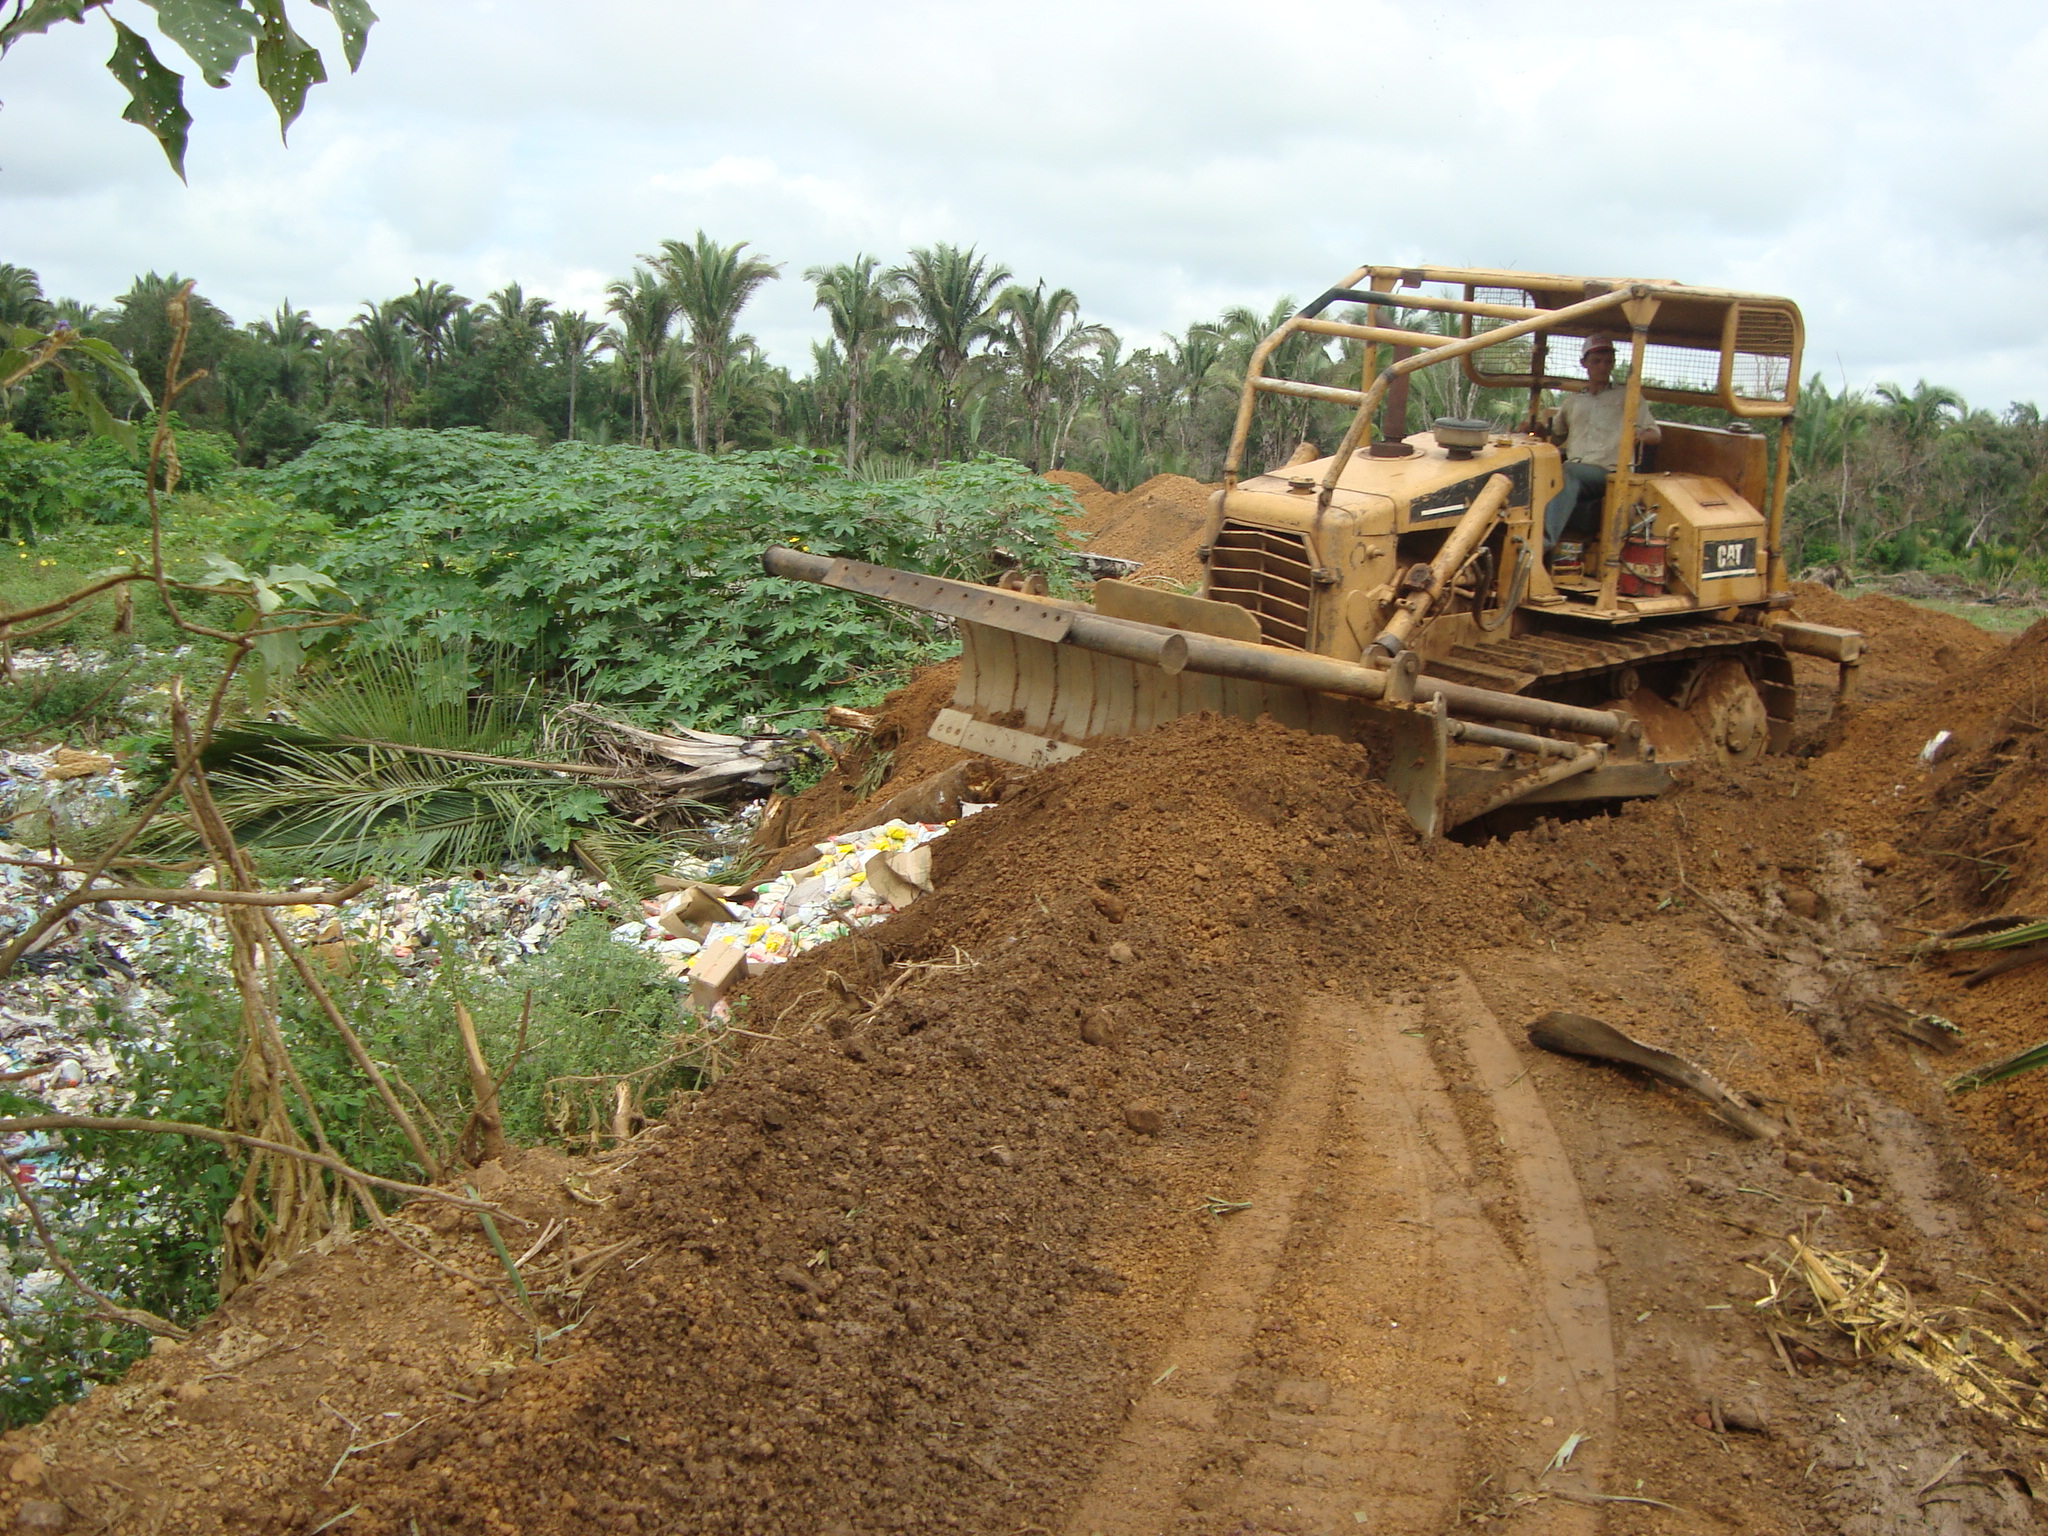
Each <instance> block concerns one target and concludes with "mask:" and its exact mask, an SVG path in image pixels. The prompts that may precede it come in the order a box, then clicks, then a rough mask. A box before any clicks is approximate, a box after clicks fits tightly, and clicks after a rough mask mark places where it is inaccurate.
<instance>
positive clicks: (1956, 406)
mask: <svg viewBox="0 0 2048 1536" xmlns="http://www.w3.org/2000/svg"><path fill="white" fill-rule="evenodd" d="M1876 394H1877V398H1878V399H1879V400H1880V401H1881V402H1883V404H1884V407H1885V410H1884V415H1885V419H1886V420H1887V421H1888V422H1889V423H1890V424H1891V425H1892V426H1893V427H1894V428H1896V429H1897V431H1898V432H1899V435H1900V436H1901V437H1903V438H1905V440H1906V443H1907V446H1908V447H1909V448H1913V449H1917V448H1920V447H1922V446H1924V445H1925V444H1926V443H1927V442H1928V440H1929V439H1931V438H1933V437H1935V436H1937V435H1939V434H1940V433H1941V431H1942V430H1943V429H1944V428H1946V427H1949V426H1953V425H1954V424H1955V423H1956V422H1958V421H1961V420H1963V419H1964V418H1965V417H1967V416H1968V415H1969V414H1970V408H1969V406H1968V405H1966V404H1965V403H1964V401H1963V397H1962V396H1961V395H1959V394H1957V393H1956V392H1955V391H1954V390H1952V389H1947V388H1944V387H1943V386H1942V385H1939V384H1929V383H1928V382H1927V381H1926V380H1925V379H1922V380H1921V381H1920V382H1919V383H1918V384H1916V385H1914V386H1913V392H1912V393H1911V394H1908V393H1907V392H1906V391H1905V390H1903V389H1901V388H1900V387H1899V386H1898V385H1896V384H1880V385H1878V386H1877V390H1876Z"/></svg>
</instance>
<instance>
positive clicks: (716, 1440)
mask: <svg viewBox="0 0 2048 1536" xmlns="http://www.w3.org/2000/svg"><path fill="white" fill-rule="evenodd" d="M1367 766H1368V765H1367V764H1366V762H1365V761H1364V754H1363V751H1362V750H1361V749H1360V748H1357V747H1354V746H1348V745H1345V744H1342V743H1339V742H1336V741H1333V740H1329V739H1325V738H1313V737H1306V736H1301V735H1298V734H1295V733H1290V732H1285V731H1282V730H1279V729H1277V728H1253V727H1249V726H1244V725H1242V724H1238V723H1236V722H1229V721H1221V720H1217V719H1214V718H1196V719H1190V720H1186V721H1181V722H1177V723H1175V724H1174V725H1171V726H1168V727H1166V728H1165V729H1163V730H1161V731H1159V732H1157V733H1155V734H1154V735H1153V736H1151V737H1149V738H1147V739H1145V740H1144V741H1142V742H1137V741H1133V742H1128V743H1117V744H1113V745H1111V746H1108V747H1105V748H1103V749H1101V750H1099V751H1097V752H1093V753H1090V754H1089V755H1088V756H1087V757H1086V758H1084V759H1081V760H1079V761H1078V762H1075V763H1072V764H1067V765H1064V766H1062V767H1060V768H1055V769H1052V770H1049V771H1047V772H1046V773H1044V774H1042V775H1040V776H1039V777H1038V778H1036V779H1035V780H1033V781H1032V783H1031V784H1030V785H1029V786H1028V787H1027V788H1026V789H1025V791H1024V792H1023V793H1022V794H1021V795H1019V796H1017V797H1016V799H1015V800H1013V801H1012V802H1010V803H1008V804H1005V805H1003V806H1000V807H998V808H996V809H995V810H993V811H990V812H986V813H984V814H983V815H982V816H980V817H977V818H975V819H974V820H972V821H969V822H966V823H963V824H962V826H961V827H960V828H958V829H957V830H956V831H955V832H954V834H953V835H952V836H950V837H948V838H946V839H945V840H944V841H943V842H941V843H939V844H937V845H935V850H936V854H937V858H936V866H937V867H936V869H935V878H936V880H937V883H938V887H939V890H940V893H941V894H940V896H939V897H935V898H931V899H929V900H927V901H926V902H924V903H920V904H919V905H918V906H916V907H913V908H912V909H910V911H908V912H907V913H905V914H904V915H903V916H901V917H899V918H898V919H896V920H894V921H893V922H891V923H890V924H888V925H887V926H886V928H884V929H881V930H877V931H876V932H875V934H874V935H873V936H872V937H871V938H865V939H862V940H859V941H856V942H852V943H841V944H838V945H833V946H828V947H827V948H826V949H822V950H818V951H814V952H813V953H812V954H811V955H807V956H805V957H804V958H803V959H802V960H799V961H798V962H795V963H793V964H791V965H790V966H787V967H783V968H779V969H778V970H776V971H774V972H772V973H770V974H769V975H768V976H765V977H763V978H761V979H760V980H758V981H757V982H756V983H754V985H753V987H752V989H751V993H750V995H749V997H748V999H747V1008H746V1017H747V1020H748V1027H749V1028H750V1029H753V1030H756V1031H758V1032H760V1033H763V1034H772V1035H775V1036H777V1037H778V1038H776V1039H774V1040H773V1041H768V1042H763V1043H762V1044H761V1045H760V1046H759V1047H758V1048H757V1049H756V1050H755V1052H754V1053H753V1054H752V1055H751V1056H750V1058H749V1059H748V1061H747V1062H746V1064H745V1066H744V1067H743V1068H742V1070H741V1071H740V1072H739V1073H738V1074H737V1075H736V1076H735V1077H734V1078H731V1079H729V1080H728V1081H727V1082H726V1083H725V1084H723V1085H721V1087H720V1088H719V1089H717V1090H716V1091H714V1092H713V1093H712V1094H711V1095H709V1096H707V1097H706V1098H705V1099H704V1100H703V1101H702V1103H701V1104H700V1106H699V1107H698V1110H697V1112H696V1113H695V1114H692V1115H688V1116H685V1117H683V1118H682V1119H681V1120H680V1122H679V1129H678V1134H676V1135H675V1136H674V1137H673V1138H671V1139H670V1140H668V1141H666V1142H664V1143H661V1144H660V1145H658V1146H656V1147H655V1148H653V1149H652V1150H651V1151H650V1152H649V1153H648V1154H647V1156H646V1157H645V1158H644V1159H643V1160H642V1161H641V1162H640V1164H639V1166H638V1167H637V1168H636V1169H635V1170H634V1175H633V1183H632V1186H631V1187H630V1189H629V1192H628V1193H627V1194H626V1195H624V1196H622V1199H621V1204H622V1205H624V1206H625V1207H626V1209H625V1210H624V1211H623V1212H622V1214H621V1216H620V1217H619V1219H618V1224H617V1231H616V1233H615V1234H613V1236H614V1240H616V1239H617V1238H621V1237H624V1236H627V1235H631V1236H634V1237H636V1238H637V1239H639V1241H640V1242H641V1243H642V1244H643V1245H644V1246H645V1247H646V1250H647V1252H648V1254H649V1255H650V1256H649V1258H648V1260H647V1261H646V1262H645V1263H644V1264H642V1265H637V1266H636V1267H635V1268H634V1269H633V1271H632V1272H631V1274H630V1277H622V1278H621V1280H620V1282H619V1283H618V1287H617V1289H616V1291H615V1292H614V1293H613V1294H612V1295H610V1296H609V1297H608V1298H606V1299H605V1300H604V1301H603V1302H602V1303H601V1304H600V1306H599V1309H598V1311H597V1313H596V1314H595V1315H594V1316H593V1317H592V1318H591V1319H590V1321H589V1322H587V1323H586V1324H585V1325H584V1328H583V1330H582V1343H581V1347H580V1350H579V1353H578V1356H577V1359H576V1362H575V1368H574V1369H566V1368H557V1369H555V1370H551V1371H548V1372H531V1373H527V1372H522V1373H520V1374H521V1376H522V1377H523V1378H526V1379H521V1380H516V1381H515V1382H514V1384H513V1386H512V1388H511V1390H510V1391H508V1392H507V1393H506V1394H505V1396H504V1398H503V1400H502V1402H500V1403H497V1404H492V1405H487V1406H486V1405H479V1406H478V1407H476V1408H473V1409H468V1410H465V1411H463V1412H462V1413H460V1415H459V1418H460V1419H461V1421H462V1423H463V1426H464V1427H463V1430H462V1433H461V1434H460V1435H459V1436H458V1437H457V1438H456V1439H455V1440H454V1442H453V1443H451V1444H449V1445H448V1446H447V1447H446V1448H445V1449H441V1450H439V1451H437V1452H436V1453H435V1454H433V1455H431V1456H428V1457H417V1456H414V1455H412V1454H411V1453H409V1452H398V1451H394V1452H392V1453H391V1454H389V1455H388V1456H384V1457H382V1458H381V1459H376V1460H367V1461H366V1462H365V1464H364V1465H363V1466H362V1467H361V1469H360V1470H352V1469H346V1468H345V1469H344V1472H343V1475H342V1477H341V1478H339V1479H337V1480H336V1489H337V1498H338V1499H339V1500H341V1501H344V1502H354V1501H358V1500H359V1501H360V1502H361V1504H362V1509H361V1511H360V1512H359V1513H358V1514H357V1515H356V1516H355V1517H354V1524H355V1525H356V1527H357V1528H358V1529H359V1530H362V1531H365V1532H379V1533H382V1532H391V1533H394V1536H396V1533H400V1532H404V1531H405V1530H406V1529H407V1526H406V1521H407V1520H408V1519H413V1518H417V1519H419V1520H420V1521H421V1522H422V1525H423V1527H424V1526H426V1525H427V1524H428V1522H429V1521H431V1528H432V1529H435V1530H442V1531H450V1532H456V1531H462V1532H467V1531H496V1530H506V1529H517V1530H520V1531H522V1532H527V1533H533V1536H539V1533H544V1532H551V1531H563V1532H568V1531H580V1530H584V1529H588V1528H589V1524H590V1522H592V1521H598V1522H600V1523H607V1524H610V1525H611V1526H612V1527H613V1528H632V1526H631V1525H630V1523H628V1522H630V1521H631V1519H632V1518H633V1517H635V1516H641V1517H648V1518H652V1517H654V1516H655V1515H656V1514H657V1511H658V1512H659V1516H660V1521H661V1523H666V1522H668V1521H672V1520H675V1519H678V1518H680V1519H681V1520H682V1521H683V1522H684V1524H685V1526H686V1527H687V1528H688V1529H690V1530H693V1531H704V1532H713V1531H717V1532H726V1531H732V1532H738V1531H742V1530H745V1531H759V1532H771V1531H773V1532H781V1531H790V1532H797V1531H802V1532H805V1533H811V1532H816V1531H820V1530H832V1529H834V1528H835V1525H834V1522H835V1521H838V1522H844V1523H845V1524H844V1527H843V1528H847V1529H858V1530H870V1529H917V1530H925V1529H939V1528H942V1527H948V1526H957V1527H958V1528H961V1529H967V1530H998V1529H1001V1530H1010V1529H1015V1528H1016V1527H1017V1526H1018V1525H1019V1524H1020V1523H1029V1522H1030V1521H1033V1520H1037V1521H1040V1522H1056V1521H1057V1516H1058V1512H1059V1510H1060V1509H1062V1508H1063V1507H1064V1506H1065V1505H1066V1503H1067V1502H1068V1501H1069V1500H1070V1499H1071V1497H1072V1496H1073V1494H1074V1492H1075V1489H1076V1486H1077V1484H1078V1483H1079V1482H1080V1481H1081V1480H1082V1479H1084V1478H1085V1477H1086V1476H1087V1474H1088V1471H1089V1469H1090V1467H1091V1466H1092V1462H1093V1454H1092V1453H1093V1450H1094V1448H1095V1447H1096V1444H1097V1442H1098V1441H1099V1439H1100V1438H1101V1436H1102V1435H1103V1434H1104V1433H1105V1432H1107V1431H1108V1430H1109V1429H1110V1428H1111V1427H1113V1426H1114V1425H1115V1424H1116V1423H1117V1422H1118V1421H1119V1419H1120V1418H1121V1416H1122V1413H1123V1411H1124V1405H1125V1404H1126V1402H1127V1401H1128V1400H1129V1398H1130V1397H1131V1396H1133V1395H1134V1394H1135V1393H1137V1392H1138V1391H1139V1390H1141V1389H1142V1386H1143V1382H1142V1380H1141V1379H1140V1378H1141V1374H1142V1373H1143V1371H1144V1370H1145V1369H1147V1367H1148V1365H1149V1352H1148V1351H1147V1350H1146V1349H1145V1348H1144V1347H1143V1346H1144V1342H1145V1339H1146V1337H1147V1329H1148V1327H1150V1326H1152V1325H1154V1324H1156V1323H1157V1322H1158V1321H1159V1320H1160V1318H1162V1317H1163V1316H1164V1315H1165V1314H1167V1313H1170V1312H1172V1311H1173V1310H1174V1307H1175V1303H1176V1302H1177V1299H1178V1298H1177V1294H1176V1290H1175V1287H1174V1284H1173V1282H1172V1279H1171V1275H1172V1272H1173V1269H1174V1267H1175V1264H1176V1262H1177V1261H1185V1260H1186V1259H1187V1257H1188V1255H1189V1253H1190V1251H1191V1248H1197V1247H1199V1246H1200V1245H1201V1244H1202V1242H1203V1241H1204V1228H1203V1225H1202V1224H1201V1223H1200V1222H1197V1221H1191V1220H1190V1219H1189V1217H1188V1215H1187V1214H1186V1213H1187V1212H1188V1210H1189V1209H1190V1208H1191V1207H1192V1208H1197V1209H1198V1208H1199V1206H1200V1202H1201V1199H1202V1197H1203V1192H1204V1191H1205V1190H1207V1189H1210V1188H1227V1187H1230V1185H1231V1184H1232V1182H1233V1169H1234V1168H1235V1167H1236V1166H1237V1164H1238V1163H1239V1161H1240V1160H1241V1159H1242V1158H1243V1156H1244V1155H1245V1153H1246V1149H1247V1147H1248V1145H1249V1144H1250V1141H1251V1139H1252V1132H1253V1129H1254V1127H1255V1126H1256V1125H1257V1122H1258V1119H1259V1113H1260V1110H1261V1108H1262V1106H1263V1100H1264V1096H1265V1095H1266V1094H1267V1093H1268V1092H1269V1091H1270V1089H1271V1085H1272V1081H1273V1076H1274V1073H1275V1072H1276V1071H1277V1069H1278V1066H1279V1061H1278V1059H1277V1058H1278V1056H1279V1055H1280V1054H1281V1053H1279V1052H1275V1051H1273V1050H1270V1049H1265V1048H1263V1047H1262V1043H1261V1042H1262V1039H1263V1037H1264V1036H1265V1035H1266V1034H1267V1033H1268V1031H1269V1030H1270V1028H1271V1027H1272V1024H1271V1021H1272V1020H1273V1019H1274V1017H1275V1015H1276V1013H1277V1010H1276V1008H1275V1000H1277V999H1281V998H1285V997H1287V996H1288V995H1290V994H1291V993H1293V992H1296V991H1298V990H1300V989H1301V988H1303V987H1304V986H1306V985H1308V984H1310V983H1311V982H1312V981H1315V980H1316V978H1317V977H1318V976H1319V975H1320V974H1321V973H1322V971H1323V970H1324V969H1325V968H1337V969H1341V968H1344V967H1345V966H1346V965H1347V963H1348V962H1350V961H1352V960H1354V959H1355V958H1356V956H1357V955H1358V953H1359V950H1360V946H1359V937H1360V934H1361V932H1362V931H1363V930H1369V929H1372V928H1376V927H1377V926H1378V924H1379V923H1380V922H1381V920H1382V918H1383V915H1386V914H1390V913H1391V911H1392V910H1393V899H1392V898H1393V891H1392V889H1391V887H1392V886H1394V885H1395V884H1396V883H1397V882H1400V881H1401V880H1402V878H1403V876H1404V875H1413V874H1418V873H1420V866H1425V865H1426V866H1429V867H1430V868H1431V871H1432V874H1433V876H1434V877H1435V878H1432V879H1431V880H1430V881H1429V882H1427V885H1426V888H1424V889H1419V890H1417V891H1416V892H1414V893H1413V894H1412V904H1411V905H1410V906H1409V908H1408V910H1407V911H1405V912H1404V913H1403V919H1402V924H1401V928H1400V930H1399V931H1398V933H1394V934H1389V935H1387V936H1386V941H1383V942H1382V944H1381V946H1380V950H1379V953H1378V955H1377V957H1376V958H1377V962H1378V968H1379V969H1380V971H1381V972H1382V973H1383V974H1388V975H1393V974H1398V973H1400V972H1401V971H1402V969H1403V967H1404V966H1406V965H1414V964H1416V963H1418V962H1420V961H1422V960H1423V959H1424V958H1425V956H1426V954H1427V952H1428V951H1429V950H1430V949H1431V948H1432V947H1439V948H1440V946H1441V945H1442V943H1443V942H1444V941H1445V940H1446V938H1447V937H1448V936H1449V935H1451V934H1454V933H1458V932H1470V931H1473V930H1474V929H1475V928H1476V927H1477V926H1478V925H1479V924H1480V923H1481V922H1482V921H1483V920H1484V914H1485V913H1486V912H1487V911H1488V909H1489V908H1490V907H1491V905H1492V900H1493V882H1492V881H1490V880H1486V879H1479V878H1474V876H1476V875H1477V874H1478V871H1477V870H1476V869H1474V868H1471V867H1469V866H1470V862H1471V860H1472V858H1473V856H1472V855H1471V854H1470V853H1469V852H1468V851H1466V850H1451V849H1438V850H1434V851H1432V852H1424V851H1423V850H1420V849H1418V848H1416V847H1415V846H1414V843H1413V839H1412V837H1411V836H1410V835H1409V834H1408V832H1407V831H1406V830H1405V827H1404V825H1403V822H1402V818H1401V816H1400V813H1399V811H1398V809H1397V808H1395V807H1394V805H1393V804H1392V802H1391V800H1390V798H1389V797H1388V796H1387V795H1386V794H1385V792H1384V791H1383V790H1382V789H1381V788H1380V787H1379V786H1378V785H1377V784H1375V783H1373V782H1371V781H1370V780H1369V779H1368V777H1367V773H1366V770H1367ZM1439 863H1442V864H1443V865H1444V866H1445V867H1444V868H1442V869H1438V868H1436V866H1437V865H1438V864H1439ZM1461 869H1462V871H1463V873H1464V875H1465V878H1462V879H1461V878H1459V877H1458V875H1459V871H1460V870H1461ZM1203 1084H1213V1085H1217V1087H1216V1088H1210V1089H1208V1090H1207V1091H1198V1090H1199V1088H1200V1085H1203ZM1218 1088H1221V1090H1222V1091H1217V1090H1218ZM1112 1247H1113V1248H1114V1251H1115V1252H1116V1253H1117V1254H1119V1255H1124V1256H1125V1257H1123V1258H1121V1259H1120V1260H1119V1261H1118V1262H1111V1250H1112ZM1132 1254H1136V1255H1138V1256H1140V1257H1138V1258H1137V1259H1135V1260H1134V1259H1132V1258H1130V1257H1129V1255H1132Z"/></svg>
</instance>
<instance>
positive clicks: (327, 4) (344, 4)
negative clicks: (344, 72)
mask: <svg viewBox="0 0 2048 1536" xmlns="http://www.w3.org/2000/svg"><path fill="white" fill-rule="evenodd" d="M313 3H314V4H315V5H317V6H319V7H320V9H321V10H323V11H331V12H332V13H333V15H334V24H335V25H336V26H337V27H339V28H341V46H342V49H343V51H344V52H346V53H347V55H348V67H349V70H350V72H351V73H353V72H354V71H356V70H358V69H360V68H362V64H363V49H364V48H365V47H367V46H368V44H369V41H370V27H371V24H372V23H374V22H375V21H376V19H377V13H376V12H375V11H373V10H371V9H370V8H369V6H367V5H365V4H364V3H363V0H313Z"/></svg>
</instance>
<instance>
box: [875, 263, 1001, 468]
mask: <svg viewBox="0 0 2048 1536" xmlns="http://www.w3.org/2000/svg"><path fill="white" fill-rule="evenodd" d="M889 276H890V277H892V278H894V279H895V280H896V281H898V282H900V283H902V284H903V285H904V286H905V288H907V289H908V291H909V293H908V296H909V299H910V304H911V314H912V316H913V322H912V324H911V327H910V334H911V335H912V336H914V337H916V338H917V340H918V341H919V342H920V343H921V344H922V345H921V346H920V348H919V350H918V354H917V357H918V362H919V363H921V364H922V365H923V366H924V367H925V368H926V369H928V370H929V371H930V372H931V373H932V374H933V375H934V376H935V377H936V378H937V379H938V381H939V386H940V391H941V393H940V403H939V410H940V415H941V425H942V439H943V448H944V455H945V457H947V458H951V457H952V456H953V451H954V445H955V443H956V442H957V441H958V438H959V418H960V376H961V375H962V374H963V373H964V372H965V371H966V369H967V360H968V358H969V357H971V356H972V355H973V353H974V349H975V348H976V347H977V346H979V345H982V344H984V343H986V342H987V341H989V340H990V339H991V338H992V337H994V336H995V334H996V320H995V316H994V314H993V312H992V304H993V300H994V297H995V295H996V293H997V292H999V291H1000V290H1001V288H1002V286H1003V284H1005V283H1007V282H1008V281H1009V280H1010V270H1009V268H1007V267H1002V266H998V265H996V264H995V263H993V262H991V261H990V260H989V259H988V258H987V257H985V256H982V255H980V254H979V253H977V252H976V251H975V249H974V247H972V246H969V247H968V248H967V249H966V250H964V251H963V250H961V249H960V248H959V247H958V246H953V245H946V244H944V243H943V242H942V243H940V244H938V245H932V246H927V247H925V248H923V249H921V250H914V251H912V252H911V253H910V260H909V261H907V262H905V263H904V264H903V265H902V266H900V267H898V268H896V269H895V270H894V271H892V272H891V273H890V274H889Z"/></svg>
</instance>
